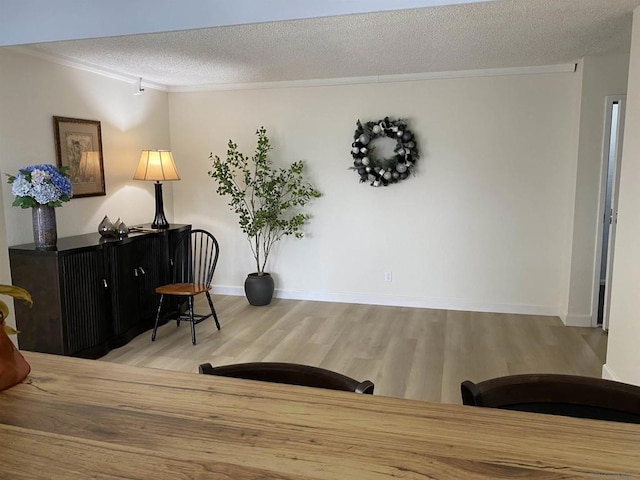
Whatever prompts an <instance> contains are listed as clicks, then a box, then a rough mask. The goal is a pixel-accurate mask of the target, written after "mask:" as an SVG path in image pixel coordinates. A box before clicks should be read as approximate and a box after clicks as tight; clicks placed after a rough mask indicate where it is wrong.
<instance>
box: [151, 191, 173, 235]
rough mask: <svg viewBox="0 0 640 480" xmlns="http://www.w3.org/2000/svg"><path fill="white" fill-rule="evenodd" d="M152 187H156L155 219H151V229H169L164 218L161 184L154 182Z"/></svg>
mask: <svg viewBox="0 0 640 480" xmlns="http://www.w3.org/2000/svg"><path fill="white" fill-rule="evenodd" d="M154 186H155V187H156V217H155V218H154V219H153V223H152V224H151V228H158V229H164V228H169V222H167V217H165V216H164V204H163V202H162V184H161V183H160V182H156V183H155V184H154Z"/></svg>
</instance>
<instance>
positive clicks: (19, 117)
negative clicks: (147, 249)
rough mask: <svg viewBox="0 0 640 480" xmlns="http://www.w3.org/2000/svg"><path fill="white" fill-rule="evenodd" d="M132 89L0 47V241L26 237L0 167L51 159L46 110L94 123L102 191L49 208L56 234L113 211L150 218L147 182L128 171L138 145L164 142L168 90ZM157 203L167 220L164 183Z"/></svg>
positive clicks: (27, 225)
mask: <svg viewBox="0 0 640 480" xmlns="http://www.w3.org/2000/svg"><path fill="white" fill-rule="evenodd" d="M132 92H133V88H132V86H131V85H129V84H127V83H124V82H121V81H118V80H113V79H110V78H107V77H104V76H100V75H96V74H92V73H88V72H84V71H80V70H77V69H73V68H69V67H65V66H61V65H57V64H53V63H50V62H46V61H43V60H40V59H37V58H35V57H31V56H28V55H24V54H22V53H17V52H14V51H13V50H11V49H7V48H5V49H0V105H2V111H1V112H0V175H2V187H1V189H2V203H3V204H4V212H3V215H4V217H5V220H6V227H7V230H6V232H5V231H4V230H3V231H2V233H1V235H0V236H2V237H3V239H2V243H0V247H2V245H3V244H4V243H5V242H6V243H7V244H8V245H17V244H21V243H30V242H32V241H33V233H32V228H31V211H30V210H29V209H21V208H14V207H11V203H12V201H13V198H14V197H13V195H12V194H11V187H10V185H8V184H7V183H6V177H5V174H6V173H9V174H16V173H17V171H18V169H19V168H21V167H24V166H27V165H32V164H36V163H51V164H54V165H55V163H56V156H55V146H54V134H53V120H52V116H54V115H58V116H65V117H72V118H82V119H89V120H99V121H100V122H101V127H102V143H103V153H104V164H105V177H106V191H107V195H106V196H100V197H88V198H78V199H72V200H71V201H70V202H69V203H66V204H64V205H63V206H62V207H61V208H57V209H56V216H57V221H58V236H59V237H67V236H71V235H76V234H80V233H88V232H95V231H97V226H98V223H100V221H101V220H102V218H103V217H104V215H109V217H110V218H111V219H112V220H115V219H116V218H117V217H121V218H122V220H123V221H124V222H125V223H127V224H128V225H133V224H136V223H143V222H150V221H151V220H152V219H153V214H154V208H155V204H154V190H153V184H152V183H151V182H140V181H134V180H132V177H133V172H134V170H135V168H136V165H137V162H138V160H139V158H140V151H141V150H142V149H145V148H169V147H170V144H169V119H168V115H169V110H168V98H167V97H168V95H167V93H164V92H159V91H155V90H152V89H146V91H145V94H144V95H142V96H134V95H132ZM165 209H166V212H167V215H168V217H169V219H170V220H171V219H172V216H171V212H172V196H171V186H170V185H167V186H165ZM4 250H5V249H4V248H3V252H4ZM3 255H4V253H3ZM1 266H2V265H1V264H0V267H1ZM0 274H1V271H0Z"/></svg>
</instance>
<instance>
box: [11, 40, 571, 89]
mask: <svg viewBox="0 0 640 480" xmlns="http://www.w3.org/2000/svg"><path fill="white" fill-rule="evenodd" d="M5 48H8V49H10V50H13V51H16V52H19V53H24V54H26V55H30V56H33V57H37V58H40V59H42V60H46V61H49V62H53V63H57V64H59V65H64V66H67V67H71V68H75V69H78V70H83V71H86V72H90V73H95V74H97V75H102V76H105V77H108V78H113V79H115V80H120V81H123V82H127V83H134V82H138V81H139V79H140V77H134V76H132V75H127V74H123V73H119V72H117V71H114V70H109V69H106V68H102V67H98V66H96V65H92V64H89V63H85V62H80V61H77V60H73V59H71V58H68V57H63V56H58V55H51V54H48V53H43V52H40V51H38V50H36V49H33V48H29V47H25V46H19V47H5ZM576 69H577V63H575V62H573V63H561V64H557V65H537V66H530V67H510V68H488V69H478V70H453V71H448V72H424V73H403V74H397V75H370V76H363V77H342V78H324V79H322V78H320V79H311V80H288V81H276V82H255V83H225V84H204V85H164V84H161V83H155V82H150V81H148V80H144V78H143V79H142V87H144V88H152V89H155V90H160V91H164V92H176V93H181V92H207V91H219V90H261V89H277V88H305V87H327V86H338V85H367V84H375V83H395V82H416V81H423V80H442V79H454V78H473V77H498V76H510V75H539V74H554V73H574V72H575V71H576Z"/></svg>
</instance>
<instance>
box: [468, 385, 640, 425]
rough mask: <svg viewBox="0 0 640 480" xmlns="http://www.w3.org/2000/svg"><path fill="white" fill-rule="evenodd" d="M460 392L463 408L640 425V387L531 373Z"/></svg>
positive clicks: (471, 387) (469, 386) (475, 386)
mask: <svg viewBox="0 0 640 480" xmlns="http://www.w3.org/2000/svg"><path fill="white" fill-rule="evenodd" d="M460 388H461V393H462V403H463V404H464V405H472V406H476V407H489V408H502V409H507V410H519V411H523V412H536V413H547V414H551V415H563V416H567V417H578V418H592V419H598V420H609V421H614V422H626V423H640V387H637V386H635V385H629V384H626V383H620V382H614V381H611V380H604V379H601V378H591V377H581V376H576V375H558V374H542V373H534V374H525V375H509V376H505V377H498V378H493V379H490V380H485V381H483V382H479V383H473V382H471V381H469V380H466V381H464V382H462V384H461V386H460Z"/></svg>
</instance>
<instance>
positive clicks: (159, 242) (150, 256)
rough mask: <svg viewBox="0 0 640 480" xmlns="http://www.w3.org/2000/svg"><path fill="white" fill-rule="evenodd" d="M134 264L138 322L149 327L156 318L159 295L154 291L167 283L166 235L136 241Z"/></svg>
mask: <svg viewBox="0 0 640 480" xmlns="http://www.w3.org/2000/svg"><path fill="white" fill-rule="evenodd" d="M135 244H136V252H137V254H136V256H137V259H136V262H137V268H138V273H139V275H138V285H139V290H138V292H139V297H138V298H139V300H138V304H139V310H140V311H139V315H140V321H142V322H144V323H148V324H150V325H151V326H152V325H153V321H154V320H155V317H156V311H157V308H158V302H159V301H160V295H158V294H157V293H155V290H156V288H157V287H159V286H160V285H164V284H167V283H169V246H168V242H167V236H166V235H150V236H147V237H142V238H140V239H137V240H136V242H135Z"/></svg>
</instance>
